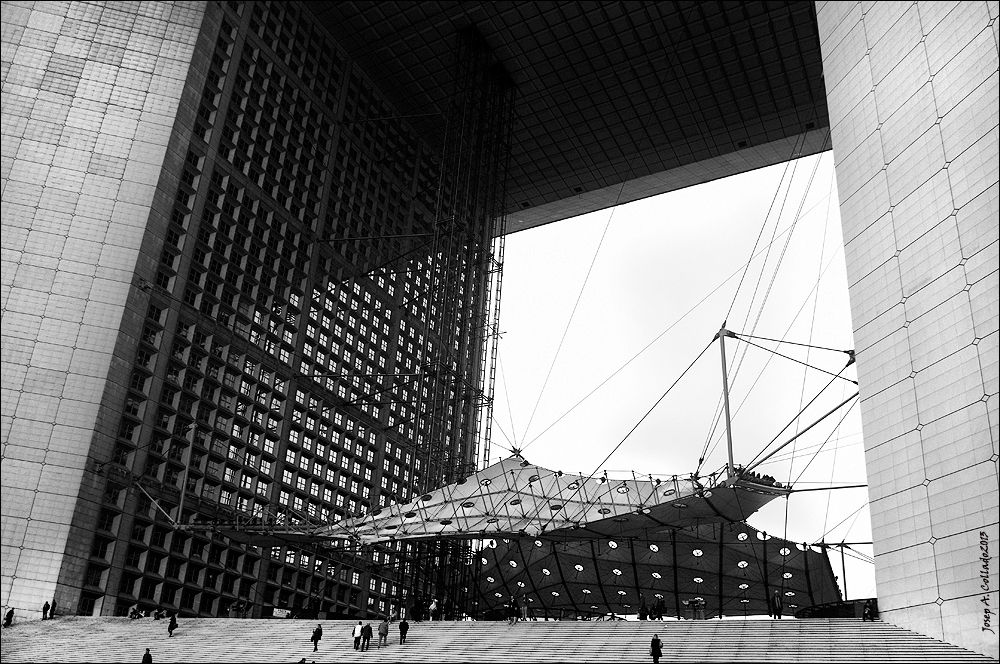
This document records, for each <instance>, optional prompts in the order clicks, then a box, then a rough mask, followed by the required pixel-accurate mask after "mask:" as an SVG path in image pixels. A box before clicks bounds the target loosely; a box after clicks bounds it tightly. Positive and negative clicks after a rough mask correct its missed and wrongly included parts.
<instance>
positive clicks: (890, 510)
mask: <svg viewBox="0 0 1000 664" xmlns="http://www.w3.org/2000/svg"><path fill="white" fill-rule="evenodd" d="M997 13H998V8H997V3H996V2H962V3H953V2H875V3H867V2H866V3H848V2H825V3H818V4H817V15H818V22H819V30H820V39H821V48H822V52H823V67H824V76H825V83H826V88H827V95H828V101H829V107H830V122H831V127H832V135H833V146H834V155H835V158H836V172H837V181H838V187H839V191H840V202H841V216H842V219H843V231H844V243H845V251H846V255H847V270H848V281H849V289H850V298H851V308H852V316H853V319H854V320H853V322H854V334H855V343H856V348H857V351H858V372H859V378H860V387H861V396H862V402H861V407H862V422H863V427H864V435H865V451H866V461H867V466H868V468H867V469H868V478H869V485H870V488H869V499H870V501H871V514H872V528H873V532H874V539H875V564H876V582H877V584H878V595H879V608H880V609H881V610H882V615H883V617H884V619H886V620H888V621H889V622H892V623H895V624H898V625H900V626H903V627H906V628H909V629H913V630H916V631H918V632H922V633H924V634H928V635H930V636H933V637H936V638H939V639H943V640H945V641H948V642H951V643H955V644H957V645H961V646H963V647H966V648H969V649H972V650H976V651H978V652H981V653H984V654H988V655H992V656H996V652H997V636H996V635H997V629H996V628H997V622H996V613H997V609H998V608H1000V607H998V594H997V587H998V581H1000V576H998V569H1000V564H997V563H996V562H995V561H996V556H997V553H998V552H1000V541H998V522H997V519H998V517H997V515H998V495H1000V494H998V486H997V458H998V457H997V452H998V440H997V438H998V433H997V426H998V408H997V403H998V397H997V392H998V378H997V376H998V331H997V329H998V322H997V321H998V305H997V300H998V297H997V292H998V272H997V266H998V258H997V255H998V240H997V228H998V224H997V217H998V198H1000V195H998V94H997V91H998V56H997V53H998V26H997ZM985 552H988V555H989V556H991V557H992V560H988V559H984V558H983V554H984V553H985ZM985 609H990V610H991V611H992V614H993V619H992V623H991V624H990V620H989V614H988V613H984V610H985ZM985 627H992V631H990V630H989V629H984V628H985Z"/></svg>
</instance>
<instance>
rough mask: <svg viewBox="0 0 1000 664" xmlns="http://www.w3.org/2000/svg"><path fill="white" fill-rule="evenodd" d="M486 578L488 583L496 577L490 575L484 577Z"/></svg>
mask: <svg viewBox="0 0 1000 664" xmlns="http://www.w3.org/2000/svg"><path fill="white" fill-rule="evenodd" d="M486 580H487V581H489V582H490V583H493V582H494V581H496V579H494V578H493V577H492V576H488V577H486Z"/></svg>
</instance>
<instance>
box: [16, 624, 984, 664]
mask: <svg viewBox="0 0 1000 664" xmlns="http://www.w3.org/2000/svg"><path fill="white" fill-rule="evenodd" d="M178 622H179V627H178V629H177V631H176V632H175V633H174V635H173V637H168V636H167V621H166V620H160V621H154V620H152V619H151V618H144V619H141V620H128V619H127V618H59V619H57V620H47V621H44V622H42V621H34V622H24V623H17V622H15V624H14V625H13V626H12V627H11V628H8V629H5V630H3V638H2V644H0V646H2V647H0V659H2V660H3V662H4V664H9V663H13V662H137V663H138V662H140V661H141V660H142V655H143V653H144V652H145V649H146V648H149V649H150V653H151V654H152V656H153V661H154V662H155V663H156V664H163V663H165V662H298V661H301V660H302V658H303V657H304V658H305V659H306V661H308V662H313V661H315V662H317V663H319V662H376V661H383V662H479V663H483V662H616V663H617V662H649V661H652V658H651V657H650V656H649V641H650V638H651V637H652V636H653V634H658V635H659V637H660V639H661V640H662V641H663V646H664V647H663V659H662V661H663V662H670V663H673V662H878V663H879V664H881V663H883V662H908V663H909V662H942V663H945V662H946V663H948V664H953V663H956V662H991V661H996V660H991V659H989V658H987V657H983V656H982V655H979V654H977V653H973V652H970V651H968V650H964V649H962V648H959V647H956V646H953V645H950V644H947V643H943V642H941V641H937V640H935V639H932V638H930V637H928V636H923V635H921V634H917V633H915V632H910V631H908V630H905V629H902V628H899V627H895V626H893V625H889V624H887V623H883V622H862V621H860V620H857V619H852V618H831V619H813V620H780V621H778V620H774V621H768V620H746V621H742V620H703V621H693V620H686V621H665V622H655V623H654V622H632V621H629V622H626V621H615V622H589V621H565V622H527V623H523V622H521V623H518V624H516V625H513V626H509V625H508V624H507V623H506V622H435V623H428V622H421V623H411V624H410V631H409V634H408V636H407V639H406V643H405V644H404V645H399V630H398V629H397V626H396V625H395V624H394V625H391V629H390V632H389V645H388V647H383V648H382V649H378V648H377V642H378V636H377V635H376V637H375V638H374V639H372V643H371V650H369V651H368V652H358V651H356V650H354V643H353V639H352V638H351V630H352V628H353V627H354V625H356V624H357V621H342V620H341V621H331V620H328V621H323V622H322V623H321V624H322V625H323V639H322V641H320V644H319V651H318V652H313V649H312V644H311V643H310V641H309V637H310V635H311V634H312V631H313V629H314V628H315V627H316V624H317V623H316V622H312V621H305V620H238V619H226V618H215V619H207V618H200V619H194V618H192V619H181V620H179V621H178ZM366 622H367V621H366ZM377 627H378V623H376V622H373V623H372V629H373V630H375V631H376V633H377Z"/></svg>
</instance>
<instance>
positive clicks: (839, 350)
mask: <svg viewBox="0 0 1000 664" xmlns="http://www.w3.org/2000/svg"><path fill="white" fill-rule="evenodd" d="M827 267H829V263H827ZM824 274H826V268H823V271H822V272H821V273H820V278H819V279H817V282H819V281H820V280H822V278H823V275H824ZM815 292H816V286H813V289H812V290H811V291H809V296H810V297H811V296H812V294H813V293H815ZM803 306H804V305H803ZM740 338H741V339H744V340H745V339H760V340H761V341H773V342H774V343H776V344H790V345H792V346H805V347H806V348H815V349H816V350H829V351H833V352H835V353H850V352H852V351H849V350H844V349H843V348H827V347H826V346H817V345H815V344H804V343H802V342H799V341H788V340H787V339H770V338H768V337H757V336H754V335H752V334H740Z"/></svg>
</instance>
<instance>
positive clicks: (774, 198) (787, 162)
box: [725, 134, 806, 320]
mask: <svg viewBox="0 0 1000 664" xmlns="http://www.w3.org/2000/svg"><path fill="white" fill-rule="evenodd" d="M800 138H801V139H802V144H803V145H805V140H806V139H805V134H800V135H799V136H796V137H795V141H794V142H793V143H792V154H791V155H789V157H788V159H787V160H785V167H784V169H783V170H782V171H781V178H780V179H779V180H778V186H777V188H776V189H775V190H774V196H772V197H771V204H770V205H768V207H767V214H765V215H764V223H762V224H761V225H760V232H758V233H757V240H756V241H755V242H754V244H753V249H751V250H750V256H751V258H752V257H753V256H754V253H755V252H756V251H757V245H758V244H759V243H760V238H761V237H763V235H764V229H765V228H767V220H768V219H769V218H770V217H771V210H773V209H774V202H775V201H777V200H778V194H779V193H781V185H782V184H783V183H784V181H785V175H786V174H787V173H788V167H789V165H790V164H791V163H792V162H793V161H797V160H796V159H795V153H796V152H797V151H798V150H800V149H801V148H800V147H799V139H800ZM792 177H793V178H794V177H795V171H794V169H793V170H792ZM788 184H789V187H791V180H789V183H788ZM781 207H782V209H784V202H782V206H781ZM780 219H781V211H779V212H778V220H780ZM777 227H778V226H777V220H776V221H775V228H777ZM772 241H773V237H772ZM765 262H766V259H765ZM750 263H751V261H747V262H746V267H745V268H744V270H743V276H741V277H740V283H738V284H737V285H736V292H735V293H733V301H732V302H730V303H729V309H728V310H727V311H726V317H725V320H729V316H730V315H731V314H732V313H733V307H734V306H735V305H736V298H737V297H739V294H740V288H741V287H742V286H743V280H744V279H746V276H747V272H749V271H750ZM759 283H760V282H759V281H758V284H759ZM755 292H756V290H755ZM750 302H751V303H752V302H753V299H752V298H751V300H750Z"/></svg>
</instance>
